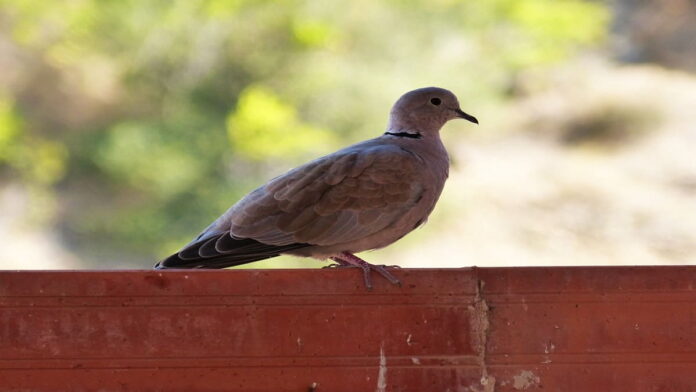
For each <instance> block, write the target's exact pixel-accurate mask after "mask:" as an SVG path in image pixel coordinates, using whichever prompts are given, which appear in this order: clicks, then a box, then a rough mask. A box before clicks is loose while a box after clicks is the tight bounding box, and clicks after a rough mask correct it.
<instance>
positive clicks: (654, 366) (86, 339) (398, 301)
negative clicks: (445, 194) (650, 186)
mask: <svg viewBox="0 0 696 392" xmlns="http://www.w3.org/2000/svg"><path fill="white" fill-rule="evenodd" d="M394 274H395V275H397V276H398V277H399V278H400V279H401V280H402V282H403V283H404V285H403V287H396V286H391V285H390V284H388V283H387V282H386V281H385V280H383V279H382V278H381V277H379V276H376V275H375V276H374V277H373V278H374V284H375V289H374V290H373V291H372V292H368V291H366V290H365V289H364V288H363V286H362V278H361V275H360V271H358V270H345V269H344V270H266V271H253V270H228V271H163V272H159V271H123V272H93V271H81V272H76V271H65V272H54V271H48V272H46V271H41V272H29V271H27V272H0V390H2V391H13V390H16V391H19V390H21V391H61V390H65V391H93V390H94V391H96V390H99V391H264V392H266V391H273V392H276V391H281V392H282V391H298V392H299V391H301V392H306V391H316V392H324V391H326V392H340V391H350V392H355V391H378V392H381V391H404V392H407V391H408V392H410V391H414V392H415V391H438V392H445V391H451V392H460V391H462V392H464V391H466V392H476V391H489V392H492V391H520V390H526V391H546V392H548V391H564V392H566V391H567V392H572V391H595V392H599V391H611V392H621V391H626V392H628V391H631V392H635V391H655V392H668V391H693V390H696V308H695V304H696V291H695V290H694V285H696V282H695V281H696V268H694V267H601V268H584V267H583V268H490V269H489V268H480V269H479V268H475V269H445V270H443V269H441V270H412V269H404V270H396V271H395V272H394Z"/></svg>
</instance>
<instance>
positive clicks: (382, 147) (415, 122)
mask: <svg viewBox="0 0 696 392" xmlns="http://www.w3.org/2000/svg"><path fill="white" fill-rule="evenodd" d="M454 118H465V119H467V120H469V121H472V122H477V121H476V119H475V118H474V117H473V116H470V115H468V114H466V113H464V112H463V111H461V109H460V108H459V103H458V102H457V98H456V97H455V96H454V94H452V93H451V92H449V91H447V90H444V89H441V88H436V87H429V88H423V89H418V90H414V91H411V92H409V93H406V94H405V95H403V96H402V97H401V98H400V99H399V100H398V101H397V102H396V104H395V105H394V107H393V108H392V111H391V115H390V121H389V125H388V128H387V132H386V133H385V134H384V135H382V136H380V137H377V138H374V139H370V140H367V141H364V142H361V143H357V144H354V145H352V146H349V147H346V148H344V149H342V150H339V151H337V152H335V153H333V154H330V155H327V156H324V157H321V158H318V159H316V160H313V161H311V162H309V163H306V164H304V165H302V166H299V167H298V168H296V169H293V170H291V171H289V172H287V173H285V174H283V175H281V176H279V177H276V178H274V179H272V180H271V181H269V182H268V183H267V184H265V185H263V186H261V187H259V188H257V189H256V190H254V191H253V192H251V193H249V194H248V195H247V196H245V197H244V198H242V199H241V200H240V201H238V202H237V203H236V204H234V205H233V206H232V207H231V208H230V209H229V210H227V212H225V213H224V214H223V215H222V216H220V217H219V218H218V219H217V220H216V221H215V222H213V223H212V224H211V225H210V226H209V227H208V228H206V229H205V230H204V231H203V232H202V233H201V234H200V235H199V236H198V237H197V238H196V239H195V240H194V241H192V242H191V243H190V244H188V245H187V246H185V247H184V248H183V249H182V250H180V251H179V252H177V253H175V254H174V255H172V256H170V257H168V258H166V259H164V260H162V261H161V262H160V263H158V264H157V265H156V266H155V268H224V267H229V266H234V265H239V264H244V263H248V262H252V261H257V260H262V259H266V258H270V257H275V256H278V255H279V254H283V253H287V254H292V255H298V256H310V257H316V258H320V259H326V258H332V259H334V260H335V261H337V262H339V263H340V264H341V265H356V266H360V267H362V268H363V270H364V271H365V272H366V275H365V280H366V284H367V285H368V287H370V285H371V284H370V281H369V270H370V269H375V270H377V271H378V272H380V273H381V274H382V275H384V276H385V277H387V279H389V280H390V281H392V282H394V283H397V282H398V280H397V279H396V278H394V277H393V276H391V274H389V273H388V272H387V271H386V270H385V269H384V268H381V267H379V268H378V267H377V266H373V265H371V264H369V263H366V262H364V261H363V260H361V259H359V258H357V257H356V256H354V255H353V253H357V252H361V251H365V250H370V249H377V248H382V247H384V246H387V245H389V244H391V243H393V242H394V241H396V240H398V239H399V238H401V237H403V236H404V235H406V234H407V233H409V232H410V231H411V230H413V229H415V228H416V227H418V226H420V225H421V224H423V223H424V222H425V221H426V219H427V217H428V215H429V214H430V213H431V212H432V210H433V208H434V207H435V203H436V202H437V199H438V198H439V196H440V193H441V192H442V189H443V186H444V183H445V180H446V179H447V175H448V169H449V159H448V156H447V151H446V150H445V147H444V146H443V144H442V142H441V140H440V136H439V130H440V128H441V127H442V126H443V125H444V124H445V123H446V122H447V121H449V120H451V119H454ZM356 260H357V261H356ZM385 274H386V275H385ZM387 275H389V276H387Z"/></svg>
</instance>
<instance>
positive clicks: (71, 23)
mask: <svg viewBox="0 0 696 392" xmlns="http://www.w3.org/2000/svg"><path fill="white" fill-rule="evenodd" d="M694 72H696V1H694V0H650V1H648V0H643V1H636V0H615V1H600V0H596V1H580V0H487V1H478V0H464V1H455V0H422V1H417V0H411V1H394V0H391V1H388V0H383V1H372V0H370V1H367V0H356V1H350V2H336V1H321V2H320V1H314V2H303V1H292V0H290V1H283V2H275V1H256V0H254V1H249V0H229V1H225V0H207V1H206V0H168V1H140V0H137V1H136V0H120V1H98V0H66V1H42V0H15V1H12V0H0V237H1V238H2V250H1V251H0V268H5V269H20V268H21V269H30V268H149V267H150V266H151V265H152V264H153V263H154V262H155V261H157V260H158V259H160V258H161V257H163V256H166V255H168V254H170V253H172V252H174V251H176V250H178V249H179V248H180V247H181V246H182V245H184V244H185V243H187V242H188V241H189V240H191V239H192V238H193V237H194V236H195V235H197V234H198V233H199V232H200V230H202V229H203V228H204V227H206V226H207V225H208V224H209V223H210V222H211V221H212V220H213V219H215V218H216V217H217V216H218V215H219V214H221V213H222V212H223V211H225V210H226V209H227V208H228V207H229V206H230V205H231V204H233V203H234V202H235V201H236V200H237V199H238V198H240V197H241V196H242V195H244V194H245V193H247V192H248V191H250V190H252V189H253V188H255V187H256V186H258V185H260V184H262V183H263V182H265V181H266V180H268V179H270V178H271V177H273V176H276V175H278V174H281V173H283V172H285V171H286V170H288V169H290V168H292V167H294V166H295V165H297V164H300V163H303V162H304V161H306V160H309V159H312V158H315V157H318V156H321V155H324V154H326V153H330V152H333V151H334V150H335V149H338V148H340V147H342V146H346V145H348V144H351V143H353V142H357V141H360V140H363V139H366V138H370V137H374V136H377V135H380V134H381V133H382V132H383V131H384V128H385V125H386V120H387V114H388V111H389V109H390V107H391V105H392V104H393V102H394V101H395V100H396V99H397V98H398V97H399V96H400V95H401V94H403V93H404V92H406V91H409V90H412V89H414V88H419V87H424V86H440V87H445V88H448V89H450V90H452V91H454V92H455V93H456V94H457V95H458V96H459V99H460V102H461V104H462V108H463V109H464V110H465V111H467V112H469V113H471V114H474V115H476V116H477V117H478V118H479V120H480V122H481V125H480V126H473V125H472V124H469V123H467V122H464V121H460V122H451V123H450V124H448V125H447V126H446V127H445V128H444V129H443V131H442V135H443V138H444V140H445V144H446V146H447V147H448V149H449V151H450V155H451V158H452V165H453V166H452V169H451V176H450V180H449V182H448V183H447V185H446V187H445V191H444V194H443V196H442V199H441V201H440V203H439V205H438V207H437V208H436V210H435V212H434V214H433V216H432V217H431V219H430V221H429V223H428V224H427V225H426V226H425V227H424V228H422V229H419V230H417V231H416V232H414V233H412V234H411V235H409V236H407V237H406V238H405V239H403V240H402V241H400V242H399V243H398V244H396V245H393V246H391V247H389V248H387V249H383V250H379V251H374V252H371V253H369V254H363V256H364V257H365V258H366V259H368V260H369V261H371V262H374V263H386V264H401V265H403V266H411V267H416V266H417V267H428V266H438V267H445V266H450V267H454V266H470V265H479V266H504V265H580V264H682V263H689V262H694V261H696V75H695V74H694ZM320 265H321V264H320V263H319V262H317V261H313V260H309V259H304V260H303V259H297V258H290V257H282V258H278V259H271V260H267V261H264V262H259V263H254V264H251V265H249V267H251V268H273V267H318V266H320Z"/></svg>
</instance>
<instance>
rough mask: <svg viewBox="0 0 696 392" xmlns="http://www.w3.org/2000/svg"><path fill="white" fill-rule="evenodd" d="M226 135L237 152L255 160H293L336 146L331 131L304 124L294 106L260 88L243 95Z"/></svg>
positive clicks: (232, 115)
mask: <svg viewBox="0 0 696 392" xmlns="http://www.w3.org/2000/svg"><path fill="white" fill-rule="evenodd" d="M227 133H228V135H229V138H230V141H231V142H232V145H233V146H234V148H235V150H237V151H238V152H239V153H240V154H242V155H243V156H244V157H246V158H249V159H254V160H270V159H273V160H277V159H283V158H284V159H291V158H294V157H297V156H298V155H300V156H302V155H307V152H308V151H311V152H314V153H321V151H330V150H331V148H332V147H333V144H334V143H333V141H334V138H332V134H331V133H329V131H327V130H325V129H318V128H315V127H312V126H311V125H308V124H305V123H302V122H301V121H300V120H299V119H298V118H297V111H296V110H295V108H294V107H293V106H292V105H291V104H289V103H287V102H283V101H281V99H280V98H279V97H278V96H277V95H275V94H274V93H273V92H272V91H270V90H269V89H267V88H264V87H262V86H258V85H252V86H249V87H247V88H246V89H244V91H242V92H241V93H240V95H239V101H238V103H237V108H236V110H235V111H234V112H232V113H231V114H230V116H229V117H228V119H227Z"/></svg>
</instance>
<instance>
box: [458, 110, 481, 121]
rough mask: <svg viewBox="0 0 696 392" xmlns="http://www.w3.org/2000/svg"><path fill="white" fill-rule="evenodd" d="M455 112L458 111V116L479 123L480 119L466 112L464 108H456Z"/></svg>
mask: <svg viewBox="0 0 696 392" xmlns="http://www.w3.org/2000/svg"><path fill="white" fill-rule="evenodd" d="M454 112H455V113H457V117H459V118H463V119H465V120H468V121H471V122H472V123H474V124H478V120H477V119H476V117H474V116H472V115H471V114H468V113H464V112H463V111H462V109H459V108H457V109H454Z"/></svg>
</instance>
